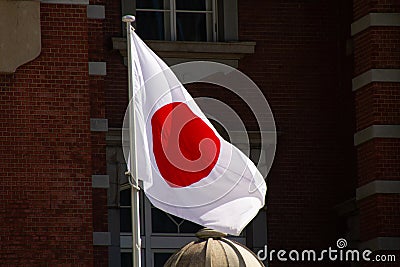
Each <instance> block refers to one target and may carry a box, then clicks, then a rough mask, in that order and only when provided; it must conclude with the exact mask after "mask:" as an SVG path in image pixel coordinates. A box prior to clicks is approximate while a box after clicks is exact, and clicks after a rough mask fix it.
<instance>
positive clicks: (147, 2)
mask: <svg viewBox="0 0 400 267" xmlns="http://www.w3.org/2000/svg"><path fill="white" fill-rule="evenodd" d="M136 8H151V9H164V0H136Z"/></svg>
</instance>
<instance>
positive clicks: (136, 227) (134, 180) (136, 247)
mask: <svg viewBox="0 0 400 267" xmlns="http://www.w3.org/2000/svg"><path fill="white" fill-rule="evenodd" d="M122 21H123V22H125V23H126V38H127V50H128V91H129V101H130V102H129V103H130V104H129V105H128V108H129V150H130V162H129V164H130V167H131V168H130V170H131V172H130V173H127V175H129V176H128V178H129V183H130V184H131V206H132V257H133V267H141V240H140V217H139V215H140V214H139V212H140V210H139V190H140V188H139V180H138V176H137V173H138V172H137V168H136V167H137V159H136V138H135V130H136V129H135V123H134V121H133V120H134V115H135V110H134V106H133V103H134V101H133V80H132V79H133V75H132V71H133V70H132V45H133V44H132V43H131V34H132V30H133V27H132V25H131V23H132V22H133V21H135V17H134V16H131V15H126V16H123V17H122Z"/></svg>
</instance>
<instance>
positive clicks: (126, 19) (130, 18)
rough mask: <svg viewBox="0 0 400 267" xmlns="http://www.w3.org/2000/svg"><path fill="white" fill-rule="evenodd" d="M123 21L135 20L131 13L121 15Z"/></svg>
mask: <svg viewBox="0 0 400 267" xmlns="http://www.w3.org/2000/svg"><path fill="white" fill-rule="evenodd" d="M122 21H123V22H134V21H135V16H132V15H125V16H123V17H122Z"/></svg>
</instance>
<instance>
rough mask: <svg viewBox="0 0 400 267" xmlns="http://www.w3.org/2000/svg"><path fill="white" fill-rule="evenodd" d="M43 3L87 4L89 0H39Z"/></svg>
mask: <svg viewBox="0 0 400 267" xmlns="http://www.w3.org/2000/svg"><path fill="white" fill-rule="evenodd" d="M40 2H41V3H45V4H68V5H89V0H40Z"/></svg>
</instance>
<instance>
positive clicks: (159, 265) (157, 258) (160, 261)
mask: <svg viewBox="0 0 400 267" xmlns="http://www.w3.org/2000/svg"><path fill="white" fill-rule="evenodd" d="M172 254H173V253H154V267H163V266H164V264H165V263H166V262H167V260H168V259H169V257H171V256H172Z"/></svg>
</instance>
